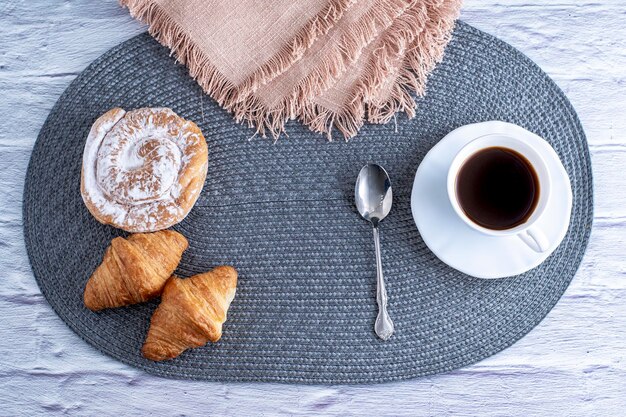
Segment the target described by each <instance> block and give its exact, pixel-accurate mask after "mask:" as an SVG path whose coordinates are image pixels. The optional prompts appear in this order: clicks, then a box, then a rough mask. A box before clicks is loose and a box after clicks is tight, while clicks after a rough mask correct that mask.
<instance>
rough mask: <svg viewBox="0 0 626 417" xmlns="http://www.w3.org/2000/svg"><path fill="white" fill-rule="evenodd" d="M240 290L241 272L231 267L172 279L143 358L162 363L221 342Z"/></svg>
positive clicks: (155, 314) (150, 332)
mask: <svg viewBox="0 0 626 417" xmlns="http://www.w3.org/2000/svg"><path fill="white" fill-rule="evenodd" d="M236 287H237V271H236V270H235V268H233V267H230V266H218V267H217V268H215V269H213V270H212V271H209V272H206V273H204V274H199V275H195V276H193V277H191V278H187V279H180V278H178V277H176V276H172V277H171V278H170V279H169V280H168V281H167V283H166V284H165V288H164V289H163V294H162V295H161V304H160V305H159V307H157V309H156V311H155V312H154V314H153V315H152V320H151V321H150V329H149V330H148V336H147V337H146V341H145V343H144V345H143V348H142V350H141V352H142V354H143V356H144V357H145V358H147V359H151V360H153V361H162V360H165V359H172V358H175V357H176V356H178V355H180V354H181V353H182V352H183V351H185V350H186V349H189V348H194V347H199V346H203V345H205V344H206V343H207V342H208V341H211V342H217V341H218V340H219V339H220V337H222V324H223V323H224V322H225V321H226V312H227V311H228V307H229V306H230V303H231V301H232V300H233V298H234V297H235V291H236Z"/></svg>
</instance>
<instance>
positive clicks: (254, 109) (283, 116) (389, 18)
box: [228, 0, 419, 139]
mask: <svg viewBox="0 0 626 417" xmlns="http://www.w3.org/2000/svg"><path fill="white" fill-rule="evenodd" d="M417 1H419V0H377V1H376V2H375V3H374V5H373V6H372V7H371V8H370V9H369V10H368V11H367V12H366V13H364V14H363V16H361V17H360V18H359V19H358V21H357V22H355V23H354V24H353V25H352V27H351V30H349V31H347V33H346V34H344V35H343V36H342V37H341V41H340V42H339V43H338V45H335V46H334V47H333V48H329V50H328V54H327V56H326V58H325V59H324V62H323V64H322V65H321V66H320V68H319V69H318V70H317V71H315V72H314V73H313V74H311V75H310V76H307V77H305V79H304V80H303V81H301V82H300V83H299V84H298V85H297V87H296V88H295V90H294V92H293V93H292V94H291V95H289V96H288V97H286V98H285V99H284V100H282V101H281V103H280V104H279V105H278V106H276V108H274V109H267V108H265V106H264V105H263V103H262V102H261V100H260V99H259V98H258V97H256V96H255V95H254V94H250V95H249V96H248V97H247V98H245V99H243V100H241V101H239V102H237V103H234V104H233V105H232V106H231V107H229V108H228V110H230V111H232V112H233V113H234V114H235V120H237V121H238V122H247V123H248V126H250V127H255V126H256V133H257V134H260V135H261V136H263V137H266V136H267V133H268V132H269V133H270V134H271V135H272V137H273V138H274V139H278V137H279V136H280V134H281V133H284V131H285V123H287V121H289V120H291V119H296V118H297V117H298V115H299V114H300V113H301V112H302V109H303V108H304V107H305V106H306V104H307V103H308V102H309V100H310V99H311V98H313V97H314V96H316V95H318V94H320V93H322V92H323V91H324V90H326V89H327V88H329V87H330V86H331V85H332V84H333V83H334V80H336V79H337V78H338V77H340V76H341V75H342V74H343V73H344V72H345V71H346V70H347V69H348V68H349V66H350V65H351V64H353V63H354V62H355V61H356V60H357V59H358V58H359V57H360V55H361V52H362V50H363V49H364V48H365V47H366V46H367V45H369V44H370V43H371V42H372V41H374V40H375V39H376V37H377V36H379V34H380V32H381V30H384V29H385V28H387V27H389V26H390V25H391V24H392V23H393V20H394V19H396V18H397V17H399V16H401V15H402V13H404V12H405V11H406V10H407V9H408V8H410V7H412V6H413V5H415V4H416V3H417ZM381 26H383V27H384V28H383V29H381Z"/></svg>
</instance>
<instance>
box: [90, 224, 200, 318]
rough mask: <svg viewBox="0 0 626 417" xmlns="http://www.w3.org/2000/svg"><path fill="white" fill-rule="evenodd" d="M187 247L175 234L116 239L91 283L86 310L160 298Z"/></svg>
mask: <svg viewBox="0 0 626 417" xmlns="http://www.w3.org/2000/svg"><path fill="white" fill-rule="evenodd" d="M187 246H188V242H187V239H185V237H184V236H183V235H181V234H180V233H178V232H175V231H173V230H162V231H160V232H155V233H139V234H134V235H131V236H130V237H128V238H127V239H124V238H122V237H116V238H115V239H113V240H112V241H111V245H110V246H109V247H108V248H107V250H106V252H105V253H104V259H103V260H102V263H101V264H100V266H98V268H96V270H95V272H94V273H93V275H92V276H91V278H89V281H87V286H86V287H85V293H84V297H83V299H84V302H85V306H86V307H87V308H89V309H90V310H93V311H97V310H102V309H104V308H112V307H121V306H125V305H129V304H135V303H141V302H144V301H148V300H150V299H151V298H154V297H157V296H159V295H160V294H161V291H162V290H163V286H164V285H165V282H166V281H167V279H168V278H169V277H170V276H171V275H172V273H173V272H174V270H175V269H176V267H177V266H178V263H179V262H180V258H181V257H182V254H183V252H184V251H185V249H187Z"/></svg>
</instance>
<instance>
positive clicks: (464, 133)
mask: <svg viewBox="0 0 626 417" xmlns="http://www.w3.org/2000/svg"><path fill="white" fill-rule="evenodd" d="M492 133H504V134H507V135H510V136H515V137H518V138H519V137H521V138H523V139H524V140H525V141H527V142H528V143H530V144H532V145H533V146H534V147H536V148H537V149H542V150H543V152H542V155H543V156H544V157H545V158H546V163H547V165H548V168H549V170H550V177H551V179H552V187H553V188H552V193H551V199H550V200H549V203H548V207H547V208H546V211H545V213H544V214H543V215H542V217H541V218H540V219H539V220H538V221H537V225H538V226H539V227H540V228H541V229H542V230H543V232H544V233H545V235H546V237H547V238H548V240H549V241H550V242H551V245H550V247H549V248H548V250H547V251H546V252H543V253H537V252H535V251H533V250H532V249H530V248H529V247H528V246H527V245H526V244H524V243H523V242H522V241H521V239H520V238H519V237H517V236H506V237H494V236H487V235H484V234H481V233H479V232H478V231H475V230H474V229H472V228H471V227H469V226H468V225H466V224H465V223H464V222H463V221H462V220H461V219H460V218H459V217H458V216H457V215H456V213H455V212H454V210H453V209H452V205H451V204H450V200H449V199H448V194H447V191H446V177H447V174H448V167H449V166H450V163H451V162H452V159H453V158H454V156H455V155H456V153H457V152H458V151H459V150H460V149H461V148H462V147H463V146H465V145H466V144H467V143H468V142H470V141H471V140H473V139H476V138H478V137H480V136H483V135H487V134H492ZM411 210H412V212H413V218H414V219H415V224H416V225H417V228H418V230H419V232H420V234H421V235H422V239H424V242H425V243H426V245H427V246H428V247H429V248H430V250H431V251H433V253H434V254H435V255H437V257H438V258H439V259H441V260H442V261H443V262H445V263H446V264H448V265H450V266H451V267H453V268H455V269H457V270H459V271H461V272H463V273H465V274H467V275H471V276H474V277H477V278H490V279H493V278H503V277H508V276H512V275H518V274H521V273H523V272H526V271H528V270H530V269H532V268H534V267H536V266H537V265H539V264H540V263H541V262H543V261H544V260H545V259H546V258H547V257H548V256H549V255H550V254H551V253H552V252H554V250H555V249H556V248H557V246H558V245H559V244H560V243H561V241H562V240H563V238H564V237H565V233H566V232H567V228H568V226H569V219H570V214H571V211H572V189H571V185H570V181H569V177H568V176H567V173H566V172H565V168H564V167H563V164H562V163H561V161H560V159H559V157H558V155H557V154H556V152H555V151H554V149H552V147H551V146H550V145H549V144H548V142H546V141H545V140H544V139H542V138H540V137H539V136H537V135H535V134H534V133H531V132H529V131H527V130H525V129H523V128H521V127H519V126H517V125H514V124H510V123H505V122H498V121H493V122H484V123H476V124H471V125H466V126H462V127H460V128H458V129H456V130H454V131H452V132H450V133H449V134H448V135H446V136H445V137H444V138H443V139H441V141H439V143H438V144H437V145H435V146H434V147H433V148H432V149H431V150H430V151H429V152H428V154H427V155H426V157H425V158H424V160H423V161H422V163H421V164H420V166H419V168H418V169H417V173H416V174H415V182H414V183H413V191H412V194H411Z"/></svg>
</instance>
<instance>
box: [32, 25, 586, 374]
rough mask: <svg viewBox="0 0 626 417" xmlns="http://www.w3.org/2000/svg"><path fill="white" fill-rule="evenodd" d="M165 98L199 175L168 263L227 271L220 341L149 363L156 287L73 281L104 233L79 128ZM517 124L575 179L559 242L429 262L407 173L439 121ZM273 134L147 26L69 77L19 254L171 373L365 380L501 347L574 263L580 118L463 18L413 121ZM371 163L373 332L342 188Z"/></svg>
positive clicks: (549, 298) (579, 241)
mask: <svg viewBox="0 0 626 417" xmlns="http://www.w3.org/2000/svg"><path fill="white" fill-rule="evenodd" d="M143 106H167V107H171V108H172V109H174V111H176V112H177V113H179V114H180V115H182V116H183V117H185V118H188V119H191V120H193V121H195V122H197V123H198V125H199V126H200V127H201V128H202V131H203V132H204V134H205V136H206V139H207V142H208V145H209V174H208V177H207V181H206V184H205V187H204V190H203V192H202V195H201V197H200V199H199V200H198V203H197V204H196V206H195V207H194V209H193V210H192V211H191V213H190V214H189V216H188V217H187V218H186V219H185V220H184V221H183V222H182V223H180V224H179V225H177V226H176V227H175V229H176V230H178V231H180V232H181V233H183V234H184V235H185V236H186V237H187V238H188V239H189V243H190V247H189V249H188V250H187V252H185V254H184V256H183V260H182V262H181V264H180V266H179V269H178V273H179V274H180V275H182V276H190V275H192V274H195V273H199V272H203V271H206V270H208V269H210V268H212V267H214V266H216V265H219V264H231V265H234V266H235V267H236V268H237V269H238V270H239V285H238V290H237V296H236V298H235V300H234V302H233V304H232V306H231V309H230V311H229V313H228V317H229V318H228V321H227V322H226V324H225V326H224V336H223V338H222V340H220V341H219V342H218V343H215V344H209V345H207V346H205V347H202V348H199V349H194V350H190V351H187V352H185V353H183V354H182V355H181V356H180V357H178V358H177V359H174V360H171V361H166V362H161V363H156V362H151V361H149V360H146V359H144V358H142V356H141V354H140V348H141V345H142V343H143V340H144V337H145V334H146V331H147V328H148V325H149V321H150V315H151V313H152V311H153V310H154V308H155V307H156V305H157V301H154V302H150V303H146V304H141V305H136V306H131V307H126V308H119V309H112V310H107V311H103V312H100V313H93V312H91V311H89V310H87V309H85V307H84V306H83V302H82V294H83V289H84V286H85V283H86V281H87V279H88V278H89V276H90V274H91V273H92V272H93V270H94V269H95V267H96V266H97V265H98V264H99V263H100V261H101V259H102V255H103V252H104V249H105V248H106V247H107V245H108V244H109V242H110V241H111V239H112V238H113V237H115V236H117V235H120V234H121V233H122V232H120V231H118V230H116V229H114V228H112V227H108V226H103V225H101V224H99V223H98V222H97V221H96V220H95V219H93V218H92V217H91V215H90V214H89V213H88V211H87V209H86V208H85V206H84V205H83V202H82V199H81V196H80V190H79V188H80V187H79V182H80V181H79V179H80V169H81V158H82V151H83V146H84V142H85V138H86V136H87V133H88V131H89V128H90V126H91V124H92V123H93V122H94V120H95V119H96V118H97V117H98V116H99V115H100V114H102V113H104V112H105V111H107V110H109V109H110V108H112V107H123V108H125V109H133V108H138V107H143ZM493 119H497V120H504V121H509V122H512V123H516V124H518V125H521V126H523V127H525V128H526V129H528V130H531V131H533V132H535V133H537V134H538V135H540V136H542V137H544V138H545V139H546V140H548V142H550V143H551V144H552V146H553V147H554V148H555V149H556V151H557V153H558V154H559V156H560V158H561V160H562V161H563V163H564V165H565V168H566V170H567V173H568V174H569V176H570V179H571V182H572V187H573V193H574V206H573V212H572V217H571V223H570V227H569V231H568V233H567V236H566V237H565V240H564V241H563V243H562V244H561V245H560V247H559V248H558V249H557V250H556V252H554V254H553V255H551V256H550V257H549V258H548V260H547V261H546V262H544V263H543V264H542V265H541V266H539V267H537V268H536V269H534V270H532V271H530V272H528V273H526V274H523V275H520V276H517V277H514V278H509V279H500V280H480V279H474V278H471V277H468V276H465V275H463V274H461V273H459V272H457V271H455V270H453V269H452V268H450V267H448V266H447V265H445V264H443V263H442V262H440V261H439V260H438V259H437V258H436V257H435V256H434V255H433V254H432V253H431V252H430V251H429V250H428V249H427V248H426V246H425V244H424V242H423V241H422V239H421V238H420V235H419V233H418V231H417V229H416V227H415V224H414V222H413V217H412V216H411V208H410V196H411V195H410V194H411V186H412V183H413V178H414V174H415V171H416V169H417V167H418V165H419V163H420V161H421V160H422V158H423V157H424V155H425V154H426V153H427V152H428V150H429V149H430V148H431V147H432V146H433V145H435V144H436V143H437V141H438V140H439V139H441V138H442V137H443V136H445V134H446V133H448V132H450V131H451V130H453V129H455V128H457V127H459V126H461V125H464V124H468V123H474V122H480V121H485V120H493ZM288 132H289V137H282V138H281V139H280V140H279V141H278V142H276V143H273V142H272V141H271V140H268V139H262V138H258V137H257V138H253V139H252V140H249V139H250V138H251V137H252V136H253V134H252V133H253V132H252V130H251V129H249V128H247V127H244V126H240V125H237V124H236V123H234V122H233V120H232V117H231V116H230V115H229V114H227V113H226V112H224V111H223V110H221V109H220V108H219V107H218V106H217V105H216V104H215V103H214V102H213V101H212V100H210V99H209V98H208V97H206V96H204V95H203V93H202V91H201V89H200V88H199V87H198V85H197V84H196V83H195V82H194V81H193V80H192V79H191V78H190V77H189V76H188V75H187V70H186V68H185V67H183V66H181V65H179V64H176V63H175V61H174V59H173V58H171V57H170V56H169V53H168V51H167V49H165V48H163V47H162V46H160V45H159V44H157V42H156V41H154V40H153V39H152V38H151V37H150V36H148V35H147V34H143V35H139V36H137V37H135V38H132V39H130V40H129V41H127V42H124V43H123V44H121V45H119V46H117V47H116V48H113V49H112V50H110V51H109V52H107V53H106V54H105V55H103V56H102V57H101V58H99V59H98V60H96V61H95V62H94V63H93V64H92V65H90V66H89V67H88V68H87V69H86V70H85V71H83V73H82V74H81V75H80V76H79V77H78V78H77V79H76V80H75V81H74V82H73V83H72V84H71V85H70V86H69V88H68V89H67V90H66V91H65V93H64V94H63V95H62V96H61V98H60V99H59V101H58V102H57V103H56V105H55V106H54V108H53V109H52V111H51V113H50V116H49V117H48V119H47V121H46V123H45V125H44V126H43V128H42V130H41V132H40V134H39V137H38V139H37V143H36V144H35V148H34V150H33V154H32V157H31V161H30V165H29V168H28V174H27V178H26V186H25V190H24V232H25V238H26V245H27V250H28V255H29V257H30V261H31V263H32V267H33V271H34V274H35V277H36V279H37V282H38V283H39V286H40V288H41V291H42V293H43V294H44V296H45V297H46V299H47V300H48V301H49V303H50V304H51V305H52V307H53V308H54V310H55V311H56V312H57V313H58V315H59V316H60V317H61V318H62V319H63V320H64V321H65V322H66V323H67V324H68V325H69V326H70V327H71V328H72V329H73V330H74V331H75V332H76V333H78V334H79V335H80V336H81V337H82V338H83V339H84V340H85V341H87V342H88V343H90V344H91V345H93V346H95V347H96V348H97V349H99V350H101V351H102V352H104V353H106V354H108V355H111V356H112V357H114V358H116V359H119V360H120V361H122V362H125V363H127V364H130V365H133V366H136V367H138V368H141V369H144V370H146V371H148V372H151V373H154V374H157V375H162V376H168V377H177V378H195V379H206V380H216V381H281V382H299V383H368V382H369V383H371V382H382V381H392V380H402V379H407V378H413V377H418V376H423V375H430V374H435V373H440V372H445V371H450V370H453V369H456V368H459V367H462V366H465V365H469V364H472V363H475V362H477V361H479V360H481V359H483V358H486V357H488V356H490V355H493V354H494V353H496V352H498V351H500V350H502V349H504V348H506V347H507V346H510V345H511V344H512V343H514V342H515V341H517V340H518V339H520V338H521V337H522V336H524V335H525V334H526V333H528V332H529V331H530V330H531V329H532V328H533V327H534V326H535V325H536V324H537V323H539V322H540V321H541V319H542V318H543V317H544V316H545V315H546V314H547V313H548V312H549V311H550V309H551V308H552V307H553V306H554V304H555V303H556V302H557V301H558V299H559V297H560V296H561V295H562V294H563V292H564V291H565V289H566V288H567V286H568V284H569V283H570V281H571V279H572V277H573V276H574V273H575V272H576V270H577V268H578V266H579V264H580V262H581V258H582V256H583V252H584V250H585V247H586V245H587V240H588V237H589V232H590V230H591V222H592V200H593V198H592V183H591V166H590V160H589V152H588V148H587V143H586V139H585V135H584V132H583V130H582V128H581V125H580V122H579V120H578V118H577V116H576V113H575V112H574V110H573V108H572V106H571V105H570V103H569V102H568V100H567V99H566V98H565V96H564V95H563V93H562V92H561V90H559V88H558V87H557V86H556V85H555V84H554V83H553V82H552V81H551V80H550V79H549V78H548V77H547V76H546V74H544V73H543V72H542V71H541V70H540V69H539V68H538V67H537V66H536V65H535V64H533V63H532V62H531V61H530V60H529V59H528V58H526V57H524V56H523V55H522V54H521V53H520V52H518V51H517V50H515V49H514V48H512V47H511V46H509V45H507V44H506V43H504V42H502V41H499V40H497V39H495V38H494V37H492V36H490V35H487V34H485V33H483V32H481V31H479V30H477V29H474V28H472V27H471V26H469V25H467V24H464V23H459V24H458V26H457V28H456V30H455V32H454V38H453V40H452V42H451V43H450V45H449V46H448V49H447V52H446V56H445V60H444V62H443V63H442V64H441V65H439V67H438V68H437V69H436V71H435V72H434V73H433V74H432V76H431V78H430V81H429V85H428V94H427V96H426V97H425V98H424V99H421V100H420V101H419V108H418V113H417V116H416V117H415V118H414V119H413V120H410V121H408V120H406V119H405V118H404V117H399V120H398V122H397V126H395V125H394V124H393V123H391V124H389V125H384V126H365V127H364V128H363V129H362V130H361V132H360V134H359V135H358V136H357V137H356V138H355V139H353V140H352V141H350V142H348V143H345V142H344V141H343V140H337V141H335V142H331V143H327V142H326V141H325V138H324V137H322V136H319V135H316V134H314V133H311V132H309V131H308V130H307V129H306V128H304V127H302V126H300V125H299V124H298V123H291V124H290V125H289V126H288ZM367 161H375V162H377V163H380V164H382V165H383V166H384V167H385V168H386V169H387V170H388V172H389V173H390V175H391V178H392V182H393V186H394V189H393V191H394V206H393V209H392V211H391V214H390V216H389V217H388V218H387V219H386V220H385V221H384V223H383V224H382V226H381V227H382V229H381V234H382V237H381V238H382V248H383V264H384V269H385V274H386V275H385V276H386V280H387V287H388V291H389V310H390V314H391V315H392V316H393V319H394V321H395V325H396V333H395V335H394V336H393V337H392V338H391V340H389V341H387V342H382V341H380V340H379V339H377V338H376V336H375V334H374V332H373V325H374V320H375V317H376V312H377V307H376V303H375V262H374V252H373V242H372V236H371V227H370V225H369V224H367V223H366V222H364V221H363V220H361V219H360V218H359V216H358V214H357V212H356V208H355V206H354V201H353V193H354V181H355V179H356V176H357V174H358V172H359V169H360V168H361V166H362V165H363V164H364V163H366V162H367Z"/></svg>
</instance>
